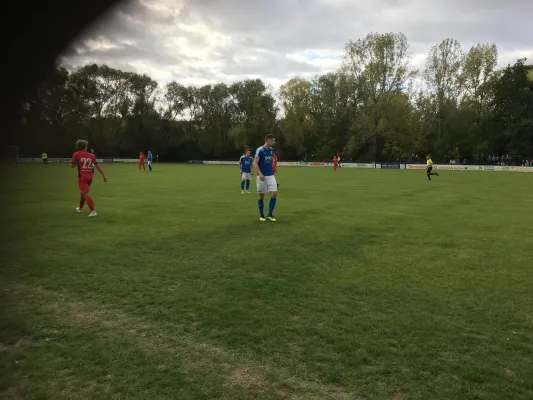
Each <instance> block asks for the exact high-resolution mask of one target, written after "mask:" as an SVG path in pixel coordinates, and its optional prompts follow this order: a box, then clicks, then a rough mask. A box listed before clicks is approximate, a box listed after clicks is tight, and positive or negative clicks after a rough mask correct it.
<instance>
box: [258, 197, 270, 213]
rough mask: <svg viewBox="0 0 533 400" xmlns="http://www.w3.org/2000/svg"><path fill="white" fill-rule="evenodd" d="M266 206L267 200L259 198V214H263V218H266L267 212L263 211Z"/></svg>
mask: <svg viewBox="0 0 533 400" xmlns="http://www.w3.org/2000/svg"><path fill="white" fill-rule="evenodd" d="M271 201H272V200H271ZM264 206H265V201H264V200H261V199H257V207H258V208H259V215H260V216H261V218H265V213H264V212H263V208H264Z"/></svg>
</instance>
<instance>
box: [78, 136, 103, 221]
mask: <svg viewBox="0 0 533 400" xmlns="http://www.w3.org/2000/svg"><path fill="white" fill-rule="evenodd" d="M93 165H94V166H95V167H96V169H97V170H98V172H100V173H101V174H102V177H103V178H104V182H107V178H106V177H105V174H104V171H103V170H102V168H101V167H100V166H99V165H98V163H97V161H96V158H95V157H94V154H92V153H89V152H88V151H87V141H86V140H78V141H77V142H76V152H75V153H74V154H73V155H72V160H71V161H70V168H74V167H76V166H77V167H78V187H79V188H80V206H79V207H77V208H76V211H77V212H78V213H81V212H82V211H83V206H84V205H85V202H87V205H88V206H89V210H91V213H90V214H89V217H96V210H95V209H94V202H93V199H92V197H91V195H90V193H89V188H90V187H91V183H92V182H93V173H92V168H93Z"/></svg>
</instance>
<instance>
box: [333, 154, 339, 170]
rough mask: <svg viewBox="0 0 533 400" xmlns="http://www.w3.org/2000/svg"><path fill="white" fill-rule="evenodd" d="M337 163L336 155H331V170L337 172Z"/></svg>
mask: <svg viewBox="0 0 533 400" xmlns="http://www.w3.org/2000/svg"><path fill="white" fill-rule="evenodd" d="M338 165H339V159H338V158H337V156H333V172H337V166H338Z"/></svg>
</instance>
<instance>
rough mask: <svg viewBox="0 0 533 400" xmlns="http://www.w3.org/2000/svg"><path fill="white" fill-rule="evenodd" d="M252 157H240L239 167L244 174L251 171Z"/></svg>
mask: <svg viewBox="0 0 533 400" xmlns="http://www.w3.org/2000/svg"><path fill="white" fill-rule="evenodd" d="M253 161H254V159H253V158H252V157H246V156H242V157H241V169H242V172H243V173H244V174H250V173H252V162H253Z"/></svg>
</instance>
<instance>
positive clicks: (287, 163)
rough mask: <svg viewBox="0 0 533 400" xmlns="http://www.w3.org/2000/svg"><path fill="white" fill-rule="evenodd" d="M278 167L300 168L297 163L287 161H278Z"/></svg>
mask: <svg viewBox="0 0 533 400" xmlns="http://www.w3.org/2000/svg"><path fill="white" fill-rule="evenodd" d="M278 166H279V167H298V166H300V163H297V162H288V161H280V162H279V163H278Z"/></svg>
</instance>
